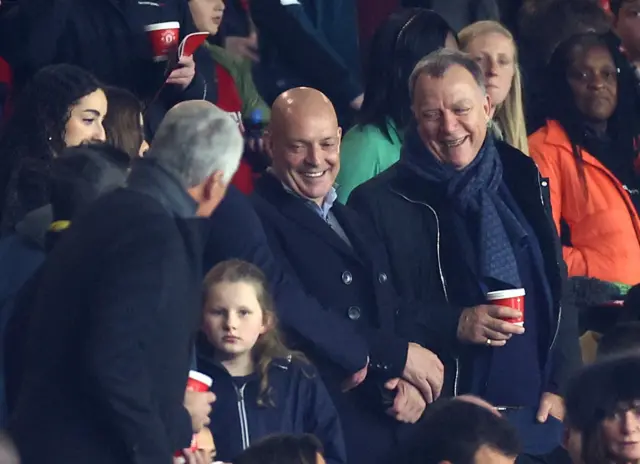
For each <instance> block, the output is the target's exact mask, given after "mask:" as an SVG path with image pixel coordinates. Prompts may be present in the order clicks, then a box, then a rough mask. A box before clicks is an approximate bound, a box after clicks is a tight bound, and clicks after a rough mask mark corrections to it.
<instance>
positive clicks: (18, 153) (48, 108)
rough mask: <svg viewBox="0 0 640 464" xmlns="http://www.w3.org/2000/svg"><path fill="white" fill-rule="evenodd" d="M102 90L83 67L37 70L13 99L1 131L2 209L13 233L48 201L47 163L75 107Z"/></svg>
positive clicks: (58, 148)
mask: <svg viewBox="0 0 640 464" xmlns="http://www.w3.org/2000/svg"><path fill="white" fill-rule="evenodd" d="M100 88H101V84H100V83H99V82H98V80H97V79H96V78H95V77H94V76H93V75H92V74H91V73H89V72H87V71H85V70H84V69H82V68H79V67H76V66H71V65H66V64H59V65H53V66H47V67H45V68H43V69H41V70H40V71H38V72H37V73H36V74H35V75H34V76H33V78H32V79H31V80H30V81H29V82H28V83H27V85H26V86H25V87H24V88H23V89H22V91H21V92H20V94H19V95H18V97H17V99H16V104H15V107H14V111H13V113H12V114H11V115H10V117H9V119H8V120H7V121H6V124H5V125H4V126H3V128H2V132H1V133H0V207H2V211H1V214H2V216H1V217H2V224H3V228H4V229H5V230H6V229H11V228H13V226H14V225H15V223H16V222H17V221H18V220H20V219H21V218H22V216H23V215H24V214H26V213H27V212H28V211H29V209H33V208H38V207H40V206H43V205H45V204H47V203H48V202H49V186H48V183H47V181H48V172H49V169H50V166H51V160H52V159H53V158H54V157H55V156H56V155H57V154H59V153H60V152H61V151H62V150H63V149H64V148H65V143H64V138H65V126H66V124H67V121H68V120H69V117H70V115H71V109H72V108H73V106H74V105H75V104H76V103H77V102H78V101H79V100H80V99H82V98H83V97H85V96H87V95H89V94H91V93H93V92H95V91H96V90H98V89H100Z"/></svg>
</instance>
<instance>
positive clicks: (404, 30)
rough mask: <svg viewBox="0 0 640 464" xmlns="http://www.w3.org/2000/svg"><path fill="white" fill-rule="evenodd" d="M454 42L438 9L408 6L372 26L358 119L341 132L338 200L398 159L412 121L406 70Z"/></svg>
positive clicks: (345, 197)
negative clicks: (403, 139)
mask: <svg viewBox="0 0 640 464" xmlns="http://www.w3.org/2000/svg"><path fill="white" fill-rule="evenodd" d="M442 47H447V48H454V49H457V48H458V38H457V37H456V33H455V32H454V31H453V29H452V28H451V27H450V26H449V25H448V24H447V22H446V21H445V20H444V19H442V17H441V16H439V15H438V14H437V13H434V12H433V11H431V10H426V9H423V8H410V9H405V10H400V11H399V12H397V13H394V14H392V15H391V16H390V17H389V19H387V21H385V22H384V23H383V24H382V25H381V26H380V27H379V28H378V30H377V31H376V33H375V35H374V37H373V41H372V43H371V50H370V54H369V62H368V65H367V69H366V71H367V72H366V73H365V76H367V83H366V87H365V93H364V102H363V104H362V108H361V110H360V114H359V117H358V124H357V125H356V126H354V127H353V128H352V129H351V130H350V131H349V132H347V134H346V135H345V136H344V139H343V141H342V147H341V156H340V163H341V168H340V174H339V175H338V179H337V182H338V185H339V187H338V189H337V191H338V200H339V201H340V202H341V203H346V202H347V199H348V198H349V195H350V194H351V191H352V190H353V189H354V188H356V187H357V186H358V185H360V184H362V183H363V182H366V181H367V180H369V179H371V178H372V177H374V176H376V175H377V174H379V173H380V172H382V171H384V170H385V169H387V168H388V167H389V166H391V165H392V164H393V163H395V162H396V161H398V160H399V159H400V147H401V146H402V133H403V132H404V130H405V129H406V128H407V126H408V125H409V124H410V122H411V121H412V115H411V102H410V99H409V84H408V83H409V75H410V74H411V71H413V68H414V67H415V65H416V64H417V63H418V61H420V59H421V58H423V57H424V56H426V55H428V54H429V53H431V52H432V51H434V50H437V49H439V48H442Z"/></svg>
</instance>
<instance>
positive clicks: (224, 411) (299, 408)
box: [198, 260, 346, 464]
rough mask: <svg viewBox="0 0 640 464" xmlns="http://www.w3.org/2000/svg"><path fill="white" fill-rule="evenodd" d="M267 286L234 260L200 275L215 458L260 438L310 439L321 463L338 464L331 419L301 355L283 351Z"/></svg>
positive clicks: (337, 430) (338, 444)
mask: <svg viewBox="0 0 640 464" xmlns="http://www.w3.org/2000/svg"><path fill="white" fill-rule="evenodd" d="M267 288H268V287H267V282H266V279H265V276H264V275H263V273H262V272H261V271H260V270H259V269H258V268H257V267H256V266H254V265H252V264H250V263H247V262H244V261H239V260H231V261H225V262H222V263H220V264H218V265H217V266H215V267H214V268H213V269H212V270H211V271H210V272H209V273H208V274H207V276H206V277H205V282H204V292H205V304H204V310H203V324H202V332H203V334H202V336H201V337H200V340H199V341H198V370H199V371H200V372H202V373H204V374H207V375H208V376H210V377H211V378H212V379H213V386H212V387H211V391H213V392H214V393H215V394H216V396H217V400H216V402H215V403H214V405H213V410H212V412H211V416H210V417H211V424H210V426H209V428H210V429H211V432H212V433H213V437H214V440H215V444H216V449H217V457H216V459H217V460H219V461H223V462H231V461H233V460H234V458H236V457H237V456H238V455H239V454H240V453H241V452H242V451H243V450H244V449H246V448H248V447H249V446H250V445H251V443H253V442H255V441H257V440H259V439H260V438H262V437H265V436H267V435H272V434H275V433H292V434H303V433H310V434H313V435H315V436H316V437H317V438H318V439H319V440H320V441H321V442H322V445H323V446H324V455H325V459H326V462H327V464H344V463H346V451H345V445H344V439H343V436H342V428H341V425H340V421H339V419H338V413H337V411H336V409H335V407H334V405H333V403H332V401H331V399H330V397H329V394H328V393H327V390H326V388H325V386H324V384H323V383H322V380H321V379H320V377H319V376H318V374H317V372H316V370H315V369H314V368H313V367H312V366H311V365H310V364H309V362H308V361H307V360H306V358H305V357H304V355H303V354H301V353H298V352H294V351H291V350H289V349H287V348H286V347H285V346H284V344H283V342H282V339H281V337H280V334H279V332H278V329H277V322H276V315H275V311H274V304H273V300H272V298H271V296H270V295H269V292H268V290H267Z"/></svg>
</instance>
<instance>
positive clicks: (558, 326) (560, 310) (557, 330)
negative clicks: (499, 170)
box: [538, 171, 562, 353]
mask: <svg viewBox="0 0 640 464" xmlns="http://www.w3.org/2000/svg"><path fill="white" fill-rule="evenodd" d="M542 182H543V180H542V176H541V175H540V171H538V190H539V192H540V203H541V204H542V207H543V208H544V196H543V195H542ZM556 265H557V266H560V263H559V262H557V261H556ZM561 319H562V295H560V301H559V302H558V319H557V320H556V330H555V333H554V334H553V338H552V339H551V345H549V353H551V350H553V346H554V345H555V344H556V339H557V338H558V332H560V320H561Z"/></svg>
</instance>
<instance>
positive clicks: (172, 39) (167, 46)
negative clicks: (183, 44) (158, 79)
mask: <svg viewBox="0 0 640 464" xmlns="http://www.w3.org/2000/svg"><path fill="white" fill-rule="evenodd" d="M144 30H145V32H146V33H147V36H148V37H149V40H150V41H151V47H152V48H153V61H166V60H168V59H169V54H170V53H171V52H172V51H173V50H176V49H177V48H178V43H179V40H180V23H179V22H178V21H170V22H166V23H156V24H149V25H148V26H145V28H144Z"/></svg>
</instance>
